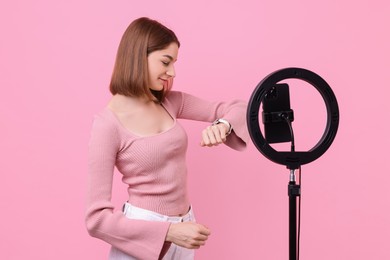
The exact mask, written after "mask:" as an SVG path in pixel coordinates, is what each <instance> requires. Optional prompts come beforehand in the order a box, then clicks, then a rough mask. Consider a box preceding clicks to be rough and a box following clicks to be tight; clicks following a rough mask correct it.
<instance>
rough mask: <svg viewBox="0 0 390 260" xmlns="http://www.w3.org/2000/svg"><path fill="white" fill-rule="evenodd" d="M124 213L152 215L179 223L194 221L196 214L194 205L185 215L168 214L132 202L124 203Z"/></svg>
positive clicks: (158, 218) (161, 219) (163, 220)
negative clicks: (140, 206)
mask: <svg viewBox="0 0 390 260" xmlns="http://www.w3.org/2000/svg"><path fill="white" fill-rule="evenodd" d="M123 213H124V214H125V215H126V216H130V214H135V215H137V214H138V215H144V216H145V215H146V216H152V217H153V218H154V219H156V220H158V221H162V222H171V223H178V222H187V221H194V214H193V211H192V207H190V209H189V210H188V212H187V213H186V214H185V215H183V216H166V215H162V214H160V213H157V212H154V211H151V210H147V209H143V208H139V207H136V206H133V205H131V204H130V203H128V202H126V203H125V204H124V205H123Z"/></svg>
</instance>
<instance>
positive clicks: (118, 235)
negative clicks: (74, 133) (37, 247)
mask: <svg viewBox="0 0 390 260" xmlns="http://www.w3.org/2000/svg"><path fill="white" fill-rule="evenodd" d="M120 143H121V142H120V135H119V133H118V131H117V128H116V126H115V124H113V123H112V122H110V120H108V119H107V118H104V117H103V116H102V115H99V116H96V117H95V119H94V122H93V126H92V132H91V137H90V141H89V165H88V168H89V170H88V171H89V172H88V189H87V208H86V217H85V222H86V227H87V230H88V233H89V234H90V235H91V236H93V237H96V238H99V239H102V240H103V241H106V242H107V243H109V244H111V245H113V246H114V247H116V248H118V249H120V250H121V251H123V252H125V253H127V254H129V255H132V256H134V257H136V258H137V259H147V260H149V259H158V258H159V255H160V252H161V250H162V249H163V245H164V242H165V237H166V234H167V232H168V228H169V223H168V222H154V221H144V220H132V219H128V218H126V217H125V216H124V214H123V213H122V212H120V211H114V205H113V204H112V203H111V192H112V181H113V173H114V166H115V161H116V156H117V153H118V151H119V150H120Z"/></svg>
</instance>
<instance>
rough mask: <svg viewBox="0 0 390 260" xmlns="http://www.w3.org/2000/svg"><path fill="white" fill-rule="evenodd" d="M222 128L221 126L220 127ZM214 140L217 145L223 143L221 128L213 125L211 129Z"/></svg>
mask: <svg viewBox="0 0 390 260" xmlns="http://www.w3.org/2000/svg"><path fill="white" fill-rule="evenodd" d="M222 127H223V126H222ZM212 130H213V134H214V137H215V140H216V142H217V143H218V144H222V143H223V138H222V133H223V132H224V130H223V128H221V126H220V125H215V126H213V127H212Z"/></svg>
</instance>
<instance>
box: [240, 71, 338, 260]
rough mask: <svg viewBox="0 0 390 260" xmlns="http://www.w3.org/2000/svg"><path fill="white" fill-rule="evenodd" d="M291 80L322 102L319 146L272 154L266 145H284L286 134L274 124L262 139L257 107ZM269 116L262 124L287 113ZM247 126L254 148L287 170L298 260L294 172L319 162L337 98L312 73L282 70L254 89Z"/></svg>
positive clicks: (293, 256)
mask: <svg viewBox="0 0 390 260" xmlns="http://www.w3.org/2000/svg"><path fill="white" fill-rule="evenodd" d="M294 78H295V79H300V80H303V81H306V82H308V83H309V84H311V85H312V86H314V87H315V88H316V89H317V90H318V91H319V92H320V94H321V96H322V98H323V99H324V101H325V105H326V110H327V123H326V128H325V131H324V134H323V135H322V137H321V139H320V140H319V142H318V143H317V144H316V145H315V146H314V147H313V148H312V149H310V150H309V151H305V152H300V151H299V152H296V151H295V150H294V147H293V146H292V149H291V151H290V152H279V151H275V150H274V149H273V148H272V147H271V146H270V145H269V143H268V141H269V140H273V139H274V140H276V141H278V140H282V141H283V142H284V141H286V139H285V136H281V135H280V134H279V133H285V131H284V130H283V129H282V130H281V128H280V125H276V124H273V126H275V129H276V131H274V130H272V131H271V133H273V134H274V135H273V136H271V138H264V136H263V134H262V132H261V130H260V126H259V108H260V104H261V103H262V102H263V101H264V99H265V98H266V96H267V95H270V97H271V98H273V97H277V96H278V95H277V94H273V93H272V91H271V89H272V88H274V87H275V86H276V85H277V84H278V83H279V82H281V81H282V80H285V79H294ZM275 107H278V108H279V107H280V106H279V104H277V103H275V105H271V108H272V109H274V108H275ZM280 111H282V112H280ZM269 112H270V113H268V116H267V115H266V116H264V115H263V116H264V117H263V121H264V120H271V121H272V120H280V118H283V113H284V114H285V115H288V114H289V112H290V111H289V110H286V109H281V110H280V109H278V110H276V111H269ZM284 119H285V118H284ZM247 123H248V130H249V134H250V137H251V139H252V141H253V143H254V144H255V146H256V148H257V149H258V150H259V151H260V152H261V153H262V154H263V155H264V156H265V157H266V158H268V159H269V160H271V161H273V162H275V163H278V164H282V165H286V166H287V168H288V169H290V180H289V183H288V196H289V257H290V260H297V257H299V247H298V246H297V198H299V199H300V196H301V187H300V184H301V183H299V185H298V184H297V183H296V180H295V179H296V177H295V170H296V169H300V167H301V165H304V164H307V163H310V162H312V161H314V160H316V159H317V158H319V157H320V156H321V155H323V154H324V153H325V152H326V151H327V149H328V148H329V147H330V145H331V144H332V142H333V140H334V138H335V136H336V133H337V129H338V125H339V108H338V104H337V100H336V97H335V95H334V93H333V91H332V89H331V88H330V86H329V85H328V83H326V81H325V80H324V79H322V78H321V77H320V76H319V75H317V74H315V73H314V72H311V71H309V70H306V69H302V68H285V69H281V70H278V71H275V72H273V73H271V74H269V75H268V76H267V77H265V78H264V79H263V80H262V81H261V82H260V83H259V84H258V85H257V86H256V89H255V90H254V92H253V93H252V95H251V98H250V100H249V104H248V110H247ZM265 130H266V128H265ZM279 130H280V131H279ZM266 135H267V134H266ZM275 135H276V136H275ZM266 139H268V140H266ZM292 143H293V142H292ZM299 177H301V173H299ZM297 249H298V252H297Z"/></svg>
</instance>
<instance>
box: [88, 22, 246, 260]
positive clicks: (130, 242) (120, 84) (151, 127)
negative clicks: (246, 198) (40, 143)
mask: <svg viewBox="0 0 390 260" xmlns="http://www.w3.org/2000/svg"><path fill="white" fill-rule="evenodd" d="M179 47H180V43H179V41H178V39H177V37H176V35H175V34H174V32H172V31H171V30H170V29H168V28H166V27H165V26H163V25H162V24H160V23H159V22H157V21H154V20H151V19H149V18H139V19H137V20H135V21H133V22H132V23H131V24H130V25H129V27H128V28H127V30H126V31H125V33H124V35H123V37H122V40H121V42H120V45H119V48H118V53H117V57H116V62H115V67H114V71H113V74H112V79H111V83H110V91H111V93H112V94H113V96H112V99H111V100H110V102H109V104H108V105H107V107H106V108H104V109H103V111H101V112H100V113H99V114H97V115H96V116H95V118H94V123H93V126H92V132H91V139H90V143H89V181H88V184H89V188H88V196H87V212H86V226H87V229H88V232H89V234H90V235H91V236H94V237H97V238H99V239H102V240H104V241H106V242H108V243H109V244H111V245H112V248H111V251H110V256H109V259H127V260H129V259H146V260H151V259H193V258H194V249H197V248H199V247H200V246H203V245H204V244H205V241H206V240H207V238H208V236H209V235H210V230H209V229H208V228H207V227H205V226H204V225H201V224H199V223H196V222H195V219H194V215H193V210H192V208H191V204H190V202H189V199H188V195H187V188H186V179H187V169H186V162H185V154H186V149H187V136H186V133H185V131H184V129H183V128H182V127H181V125H180V124H179V122H178V121H177V119H178V118H185V119H192V120H198V121H206V122H207V121H208V122H213V123H212V124H211V125H210V126H208V127H207V128H206V129H205V130H204V131H203V132H202V134H201V145H202V146H206V147H207V146H214V145H218V144H221V143H225V144H227V145H229V146H230V147H232V148H234V149H236V150H242V149H244V148H245V145H246V143H245V141H246V140H247V138H248V133H247V130H246V124H245V111H246V104H245V103H243V102H240V101H233V102H229V103H225V102H208V101H204V100H202V99H199V98H196V97H194V96H191V95H189V94H185V93H182V92H178V91H170V88H171V86H172V82H173V78H174V77H175V68H174V64H175V62H176V60H177V56H178V49H179ZM114 167H117V169H118V170H119V171H120V172H121V173H122V175H123V178H122V180H123V182H124V183H125V184H126V185H128V194H129V198H128V202H126V203H125V205H124V207H123V211H115V210H114V206H113V204H112V203H111V189H112V180H113V172H114Z"/></svg>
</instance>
